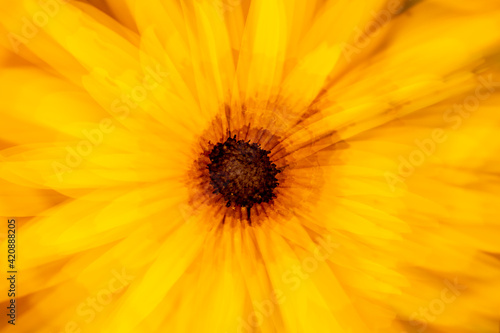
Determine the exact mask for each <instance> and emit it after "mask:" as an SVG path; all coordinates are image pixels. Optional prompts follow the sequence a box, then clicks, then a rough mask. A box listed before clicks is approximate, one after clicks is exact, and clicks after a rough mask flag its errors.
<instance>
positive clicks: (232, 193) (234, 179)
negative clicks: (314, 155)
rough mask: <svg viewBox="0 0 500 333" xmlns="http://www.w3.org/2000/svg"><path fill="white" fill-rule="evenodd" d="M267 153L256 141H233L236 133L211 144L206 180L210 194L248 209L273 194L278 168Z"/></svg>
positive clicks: (271, 196) (228, 204)
mask: <svg viewBox="0 0 500 333" xmlns="http://www.w3.org/2000/svg"><path fill="white" fill-rule="evenodd" d="M269 153H270V151H267V150H264V149H262V148H261V147H260V145H259V144H257V143H250V142H246V141H243V140H236V136H234V137H232V138H231V137H230V138H228V139H227V140H226V141H225V142H223V143H218V144H217V145H215V147H214V148H213V149H212V151H211V152H210V155H209V157H210V161H211V163H210V164H209V165H208V170H209V174H210V183H211V185H212V186H213V188H214V193H216V194H221V195H222V196H223V197H224V199H225V201H226V206H227V207H230V206H231V205H232V204H234V205H235V206H239V207H246V208H247V209H250V208H251V207H252V206H253V205H255V204H260V203H263V202H269V201H270V200H272V199H273V198H275V197H276V195H275V194H274V189H275V188H276V187H277V186H278V180H277V179H276V175H277V174H278V173H279V172H280V170H278V169H277V168H276V165H275V164H274V163H272V162H271V160H270V158H269Z"/></svg>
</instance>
